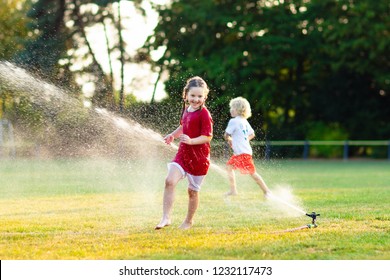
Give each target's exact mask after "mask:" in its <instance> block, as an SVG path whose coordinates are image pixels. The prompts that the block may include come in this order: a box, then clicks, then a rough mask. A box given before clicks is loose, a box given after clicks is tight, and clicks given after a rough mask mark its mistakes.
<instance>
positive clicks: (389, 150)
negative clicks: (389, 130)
mask: <svg viewBox="0 0 390 280" xmlns="http://www.w3.org/2000/svg"><path fill="white" fill-rule="evenodd" d="M387 159H388V160H390V140H389V142H387Z"/></svg>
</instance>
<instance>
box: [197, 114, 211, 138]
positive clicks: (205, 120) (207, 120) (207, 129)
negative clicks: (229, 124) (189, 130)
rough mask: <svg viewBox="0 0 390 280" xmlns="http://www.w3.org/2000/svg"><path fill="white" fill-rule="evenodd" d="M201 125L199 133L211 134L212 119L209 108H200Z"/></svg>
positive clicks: (209, 135)
mask: <svg viewBox="0 0 390 280" xmlns="http://www.w3.org/2000/svg"><path fill="white" fill-rule="evenodd" d="M201 126H202V127H201V130H200V135H204V136H208V137H212V136H213V119H212V117H211V114H210V112H209V110H207V108H205V107H203V109H202V118H201Z"/></svg>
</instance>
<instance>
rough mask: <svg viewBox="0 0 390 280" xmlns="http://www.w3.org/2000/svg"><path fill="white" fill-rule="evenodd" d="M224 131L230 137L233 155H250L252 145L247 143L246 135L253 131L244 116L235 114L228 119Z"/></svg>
mask: <svg viewBox="0 0 390 280" xmlns="http://www.w3.org/2000/svg"><path fill="white" fill-rule="evenodd" d="M225 132H226V133H227V134H229V135H230V136H231V137H232V142H233V147H232V148H233V153H234V154H235V155H240V154H249V155H252V147H251V145H250V144H249V138H248V136H249V135H251V134H254V133H255V132H254V130H253V128H252V127H251V125H250V124H249V122H248V121H247V120H246V119H245V118H243V117H241V116H237V117H235V118H232V119H230V120H229V123H228V125H227V127H226V129H225Z"/></svg>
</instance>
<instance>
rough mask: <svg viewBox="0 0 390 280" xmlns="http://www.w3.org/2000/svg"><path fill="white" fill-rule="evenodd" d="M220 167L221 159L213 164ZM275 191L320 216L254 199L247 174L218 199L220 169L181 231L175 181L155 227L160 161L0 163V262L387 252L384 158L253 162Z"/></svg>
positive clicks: (372, 255) (181, 204)
mask: <svg viewBox="0 0 390 280" xmlns="http://www.w3.org/2000/svg"><path fill="white" fill-rule="evenodd" d="M221 166H223V164H221ZM257 167H258V172H259V173H260V174H261V175H262V176H263V178H264V179H265V181H266V182H267V184H268V186H269V187H270V189H271V190H273V192H274V193H275V194H276V195H280V197H281V198H283V199H286V201H289V202H290V203H293V204H294V205H296V206H297V207H299V208H302V209H303V210H304V211H305V212H312V211H316V212H318V213H320V214H321V216H320V217H319V218H318V220H317V222H318V225H319V226H318V227H317V228H314V229H305V230H296V231H289V229H294V228H296V227H299V226H302V225H305V224H307V223H310V218H308V217H306V216H304V215H302V214H301V213H300V212H298V211H296V210H294V209H292V208H289V207H287V208H286V207H285V206H284V207H282V206H283V205H281V204H280V203H277V202H275V201H270V200H264V198H263V196H262V194H261V192H260V190H259V188H258V187H257V186H256V185H255V183H254V181H252V180H251V178H250V177H249V176H243V175H239V174H237V182H238V188H239V192H240V193H239V195H238V196H236V197H231V198H228V199H226V198H224V197H223V194H224V192H226V191H227V190H228V184H227V178H226V177H225V176H222V175H221V174H219V173H218V172H216V171H215V170H214V169H212V170H210V172H209V175H208V176H207V178H206V181H205V184H204V185H203V189H202V191H201V194H200V207H199V210H198V212H197V213H196V217H195V225H194V227H193V228H192V229H190V230H187V231H182V230H179V229H177V227H178V226H179V225H180V224H181V222H182V220H183V219H184V217H185V214H186V210H187V201H188V199H187V191H186V181H182V182H181V183H180V184H179V185H178V187H177V192H176V201H175V206H174V216H173V218H174V220H173V225H172V226H170V227H167V228H165V229H163V230H160V231H155V230H154V226H155V225H156V224H157V223H158V221H159V219H160V217H161V213H162V212H161V211H162V194H163V183H164V178H165V175H166V162H164V161H161V160H156V161H151V162H138V161H128V162H127V161H114V160H103V159H88V160H20V159H19V160H2V161H0V225H1V226H0V259H3V260H4V259H11V260H13V259H39V260H41V259H45V260H46V259H61V260H67V259H103V260H106V259H139V260H150V259H152V260H160V259H186V260H194V259H196V260H197V259H203V260H208V259H213V260H225V259H242V260H258V259H266V260H290V259H291V260H306V259H320V260H328V259H334V260H357V259H364V260H383V259H384V260H389V259H390V162H389V161H352V160H351V161H346V162H345V161H315V160H308V161H270V162H258V163H257Z"/></svg>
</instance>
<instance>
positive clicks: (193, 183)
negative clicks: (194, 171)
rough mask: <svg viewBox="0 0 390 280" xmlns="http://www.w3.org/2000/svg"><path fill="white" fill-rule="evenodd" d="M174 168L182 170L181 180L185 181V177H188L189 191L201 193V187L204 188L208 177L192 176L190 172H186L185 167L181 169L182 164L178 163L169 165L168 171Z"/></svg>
mask: <svg viewBox="0 0 390 280" xmlns="http://www.w3.org/2000/svg"><path fill="white" fill-rule="evenodd" d="M173 166H175V167H177V168H178V169H179V170H180V172H181V174H182V177H181V179H184V178H185V177H187V179H188V188H189V189H191V190H193V191H196V192H199V191H200V187H201V186H202V183H203V180H204V178H205V177H206V175H202V176H195V175H191V174H189V173H188V172H185V171H184V169H183V167H181V166H180V164H178V163H177V162H170V163H168V170H170V169H171V168H172V167H173Z"/></svg>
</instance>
